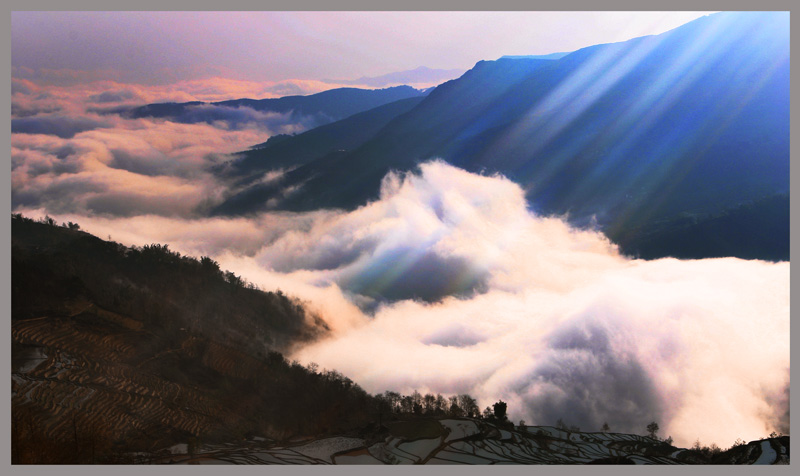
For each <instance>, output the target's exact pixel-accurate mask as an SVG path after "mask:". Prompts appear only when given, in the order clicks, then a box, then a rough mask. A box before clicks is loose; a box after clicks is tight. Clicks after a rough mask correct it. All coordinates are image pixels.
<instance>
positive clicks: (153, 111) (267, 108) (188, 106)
mask: <svg viewBox="0 0 800 476" xmlns="http://www.w3.org/2000/svg"><path fill="white" fill-rule="evenodd" d="M423 95H424V93H423V92H422V91H419V90H417V89H414V88H412V87H410V86H396V87H392V88H386V89H358V88H337V89H331V90H328V91H323V92H321V93H317V94H310V95H308V96H285V97H281V98H274V99H273V98H271V99H233V100H229V101H219V102H212V103H204V102H200V101H194V102H185V103H159V104H148V105H146V106H139V107H132V108H131V107H122V108H116V109H113V110H110V111H106V112H113V113H118V114H120V115H122V116H124V117H127V118H131V119H138V118H144V117H151V118H162V119H169V120H172V121H175V122H182V123H189V124H193V123H200V122H207V123H212V122H214V121H219V120H231V118H232V117H234V118H235V117H236V116H232V111H236V110H240V109H242V108H249V109H252V110H254V111H259V112H275V113H284V114H286V113H289V114H291V115H292V117H296V118H303V117H312V118H314V119H315V121H316V124H318V125H322V124H327V123H329V122H333V121H338V120H340V119H344V118H346V117H348V116H351V115H353V114H357V113H359V112H363V111H366V110H369V109H373V108H376V107H378V106H382V105H384V104H387V103H390V102H394V101H399V100H401V99H407V98H412V97H421V96H423Z"/></svg>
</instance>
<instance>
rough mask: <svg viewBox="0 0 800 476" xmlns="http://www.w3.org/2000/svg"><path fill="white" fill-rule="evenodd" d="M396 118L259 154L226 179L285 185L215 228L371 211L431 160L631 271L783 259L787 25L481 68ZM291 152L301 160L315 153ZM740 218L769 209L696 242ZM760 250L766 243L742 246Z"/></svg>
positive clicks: (728, 29) (756, 19)
mask: <svg viewBox="0 0 800 476" xmlns="http://www.w3.org/2000/svg"><path fill="white" fill-rule="evenodd" d="M408 104H410V103H406V105H408ZM394 111H395V112H397V115H396V116H395V117H393V118H391V120H387V119H389V115H388V114H387V115H386V116H383V119H384V121H385V125H382V127H381V128H380V129H379V130H378V131H377V132H375V133H374V134H372V135H371V137H369V138H368V139H366V140H363V142H361V143H360V144H356V143H357V142H360V141H361V140H362V139H363V137H364V135H360V136H359V137H358V139H357V140H355V139H354V140H353V141H352V142H350V143H348V146H347V147H338V146H336V145H334V144H333V142H331V144H330V145H328V146H326V147H320V148H319V149H317V150H316V151H315V152H314V153H313V154H306V155H302V156H298V157H299V160H298V161H297V162H294V163H292V161H291V157H290V154H286V155H284V156H283V158H282V159H280V160H275V157H276V155H275V152H269V148H267V149H264V151H262V152H258V151H251V152H247V153H245V154H243V156H242V158H241V159H240V160H241V162H240V163H239V164H234V165H233V167H232V168H231V170H235V171H236V173H239V174H240V175H241V176H242V178H244V177H246V176H248V174H263V173H264V172H265V171H267V170H270V169H272V168H282V169H286V168H289V169H292V170H291V171H289V172H288V173H286V174H285V175H283V177H282V179H281V180H278V181H272V182H269V183H260V184H257V185H252V186H251V187H248V188H246V189H244V190H239V189H237V193H235V194H233V195H231V196H230V197H229V198H228V199H227V200H226V201H225V202H224V203H222V204H221V205H220V206H219V207H218V208H217V209H216V210H214V211H213V212H214V213H216V214H222V215H238V214H247V213H253V212H257V211H261V210H265V209H268V208H269V206H271V207H273V208H277V209H284V210H298V211H299V210H313V209H318V208H332V207H336V208H345V209H352V208H355V207H357V206H359V205H362V204H364V203H366V202H367V201H368V200H370V199H374V198H376V197H377V196H378V191H379V187H380V183H381V179H382V178H383V177H384V176H385V175H386V173H388V172H389V171H390V170H400V171H402V170H413V169H414V168H415V166H416V165H417V164H419V163H420V162H423V161H427V160H430V159H431V158H435V157H438V158H443V159H444V160H446V161H447V162H449V163H451V164H453V165H456V166H458V167H462V168H464V169H466V170H469V171H472V172H476V173H494V172H500V173H502V174H504V175H506V176H507V177H509V178H510V179H512V180H514V181H516V182H517V183H519V184H520V185H521V186H523V188H524V189H525V190H526V197H527V198H528V201H529V203H530V206H531V207H532V209H533V210H535V211H536V212H538V213H540V214H545V215H552V214H556V215H566V216H568V217H569V220H570V221H571V222H572V223H573V224H575V225H579V226H585V225H592V224H596V225H598V226H599V227H600V228H601V229H602V230H603V231H604V232H605V233H606V234H607V235H608V236H609V237H610V238H611V239H612V240H614V241H615V242H617V243H619V244H620V245H621V246H622V249H623V251H624V252H626V253H628V254H631V255H641V256H645V255H646V256H649V257H658V256H679V257H705V256H714V255H715V254H716V253H717V252H715V251H713V250H714V249H715V243H721V242H724V241H726V240H729V239H730V240H733V241H734V243H729V246H727V248H726V249H725V251H724V252H723V251H720V252H719V253H724V255H733V256H741V257H746V258H763V259H788V251H789V250H788V192H789V122H790V121H789V116H790V115H789V14H788V13H785V12H783V13H781V12H767V13H754V12H745V13H719V14H714V15H709V16H706V17H703V18H700V19H698V20H695V21H693V22H690V23H688V24H686V25H684V26H681V27H679V28H676V29H674V30H671V31H669V32H666V33H663V34H661V35H655V36H648V37H642V38H636V39H633V40H629V41H626V42H621V43H614V44H606V45H597V46H592V47H588V48H584V49H581V50H578V51H575V52H573V53H570V54H567V55H566V56H563V57H562V58H560V59H556V60H553V59H540V58H501V59H499V60H497V61H481V62H479V63H478V64H476V65H475V67H474V68H472V69H471V70H469V71H468V72H467V73H465V74H464V75H463V76H461V77H460V78H458V79H456V80H453V81H448V82H446V83H444V84H442V85H440V86H439V87H437V88H436V89H434V90H433V91H432V92H431V93H430V94H429V95H428V96H427V97H425V98H424V99H422V100H421V101H420V102H419V104H417V105H415V106H414V107H413V108H411V109H410V110H407V111H404V110H403V108H402V107H399V106H398V108H397V109H396V110H394ZM339 126H341V129H340V130H339V131H338V132H337V134H341V135H343V136H348V137H354V135H353V133H352V132H347V131H348V129H349V128H348V126H347V124H340V125H339ZM356 127H357V126H356ZM297 137H298V139H296V142H295V143H293V144H292V146H291V147H293V148H297V149H301V148H303V147H305V148H306V149H307V150H310V146H301V145H300V142H301V141H303V140H306V139H307V138H308V140H310V141H314V140H316V139H314V137H313V136H305V137H303V138H302V139H300V137H302V136H297ZM284 147H289V146H288V145H286V146H284ZM334 147H336V150H334ZM334 152H335V153H334ZM312 155H316V157H315V158H313V159H311V156H312ZM259 157H261V159H259ZM260 160H261V163H259V161H260ZM244 182H246V180H244ZM290 187H291V189H293V190H295V189H296V191H295V192H294V193H292V194H289V195H287V194H286V193H285V191H286V190H287V189H289V188H290ZM268 204H269V206H268ZM771 205H775V207H777V208H769V207H770V206H771ZM742 206H755V207H768V208H769V210H766V211H765V213H762V214H761V217H762V219H761V221H760V222H759V223H758V224H748V223H747V221H742V220H740V221H738V222H736V225H735V226H736V229H737V230H738V233H739V234H740V235H741V234H742V233H743V234H744V235H747V236H744V237H737V236H731V237H727V236H720V235H719V234H709V233H706V232H703V230H709V229H711V228H713V227H711V228H709V225H707V223H708V222H709V221H713V220H719V218H720V217H721V216H723V215H724V216H726V217H727V218H728V221H727V222H726V223H733V222H731V220H732V219H733V218H734V217H736V216H743V215H741V213H739V212H741V207H742ZM737 210H739V212H737ZM783 211H786V213H783ZM737 213H739V215H737ZM734 221H735V220H734ZM716 223H717V224H719V223H721V222H719V221H717V222H716ZM698 227H699V228H698ZM704 227H705V228H704ZM742 227H743V228H742ZM667 236H669V237H670V239H665V237H667ZM763 236H773V237H775V236H777V238H770V239H771V240H772V243H771V244H766V245H763V246H762V244H757V245H756V246H755V247H754V246H751V245H750V244H749V243H751V242H753V241H754V240H755V241H758V240H759V239H761V238H759V237H763ZM698 240H700V241H703V240H705V241H706V243H700V246H698V243H697V241H698ZM737 240H740V241H741V243H736V241H737ZM762 241H763V240H762ZM762 248H768V249H762ZM698 250H702V251H698Z"/></svg>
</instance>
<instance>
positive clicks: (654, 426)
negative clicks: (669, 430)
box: [647, 422, 658, 438]
mask: <svg viewBox="0 0 800 476" xmlns="http://www.w3.org/2000/svg"><path fill="white" fill-rule="evenodd" d="M656 433H658V423H656V422H651V423H650V424H649V425H647V434H648V435H649V436H650V438H658V437H657V436H656Z"/></svg>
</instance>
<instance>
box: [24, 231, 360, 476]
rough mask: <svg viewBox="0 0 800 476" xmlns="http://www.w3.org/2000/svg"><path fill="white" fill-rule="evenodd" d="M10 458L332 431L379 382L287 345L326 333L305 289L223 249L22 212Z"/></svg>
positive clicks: (81, 456)
mask: <svg viewBox="0 0 800 476" xmlns="http://www.w3.org/2000/svg"><path fill="white" fill-rule="evenodd" d="M12 247H13V250H12V256H13V258H12V260H13V263H12V288H13V289H12V321H11V335H12V373H11V379H12V460H13V462H15V463H39V464H42V463H87V462H125V461H126V458H127V457H126V456H124V455H126V454H130V453H131V452H132V451H151V450H153V449H155V448H160V447H163V446H169V445H171V444H175V442H177V441H184V440H186V439H187V438H204V439H205V440H206V441H223V440H230V439H234V440H235V439H237V438H242V437H243V436H244V435H246V434H249V433H252V432H258V433H260V434H265V435H270V436H271V437H275V438H283V437H284V436H286V435H289V434H294V433H296V432H298V431H300V432H305V433H307V434H325V433H326V432H331V431H334V430H342V429H347V428H349V427H351V426H358V425H361V424H363V423H364V421H365V420H364V419H365V418H366V411H365V410H364V408H366V407H367V406H368V405H366V403H365V402H367V401H368V400H369V395H368V394H366V392H364V391H363V390H361V389H360V388H359V387H358V386H357V385H355V384H354V383H353V382H352V381H350V380H349V379H347V378H345V377H344V376H342V375H341V374H338V373H336V372H333V371H329V372H322V373H313V372H309V371H308V370H307V369H306V368H304V367H302V366H300V365H299V364H296V363H294V364H292V363H289V362H287V361H286V360H285V359H284V357H283V356H282V354H281V352H286V351H288V350H289V349H290V348H291V346H292V345H295V344H298V343H302V342H308V341H311V340H313V339H315V338H318V337H319V336H322V335H325V333H326V332H327V327H326V326H325V324H324V323H323V322H322V321H320V320H319V319H318V318H316V317H315V316H313V315H310V314H308V313H307V312H306V311H305V310H304V308H303V305H302V303H300V302H298V301H296V300H294V299H292V298H290V297H287V296H285V295H282V294H280V293H270V292H263V291H260V290H258V289H256V288H255V287H254V286H252V285H249V284H248V283H245V282H243V280H241V278H239V277H237V276H235V275H234V274H233V273H230V272H223V271H222V270H220V269H219V267H218V266H217V265H216V263H214V262H213V261H212V260H210V259H208V258H203V259H201V260H196V259H194V258H189V257H182V256H180V255H179V254H178V253H173V252H171V251H169V250H168V248H167V246H166V245H165V246H161V245H151V246H145V247H143V248H127V247H124V246H122V245H119V244H117V243H114V242H107V241H103V240H101V239H99V238H96V237H94V236H92V235H89V234H87V233H84V232H82V231H80V230H79V229H78V226H77V225H75V224H69V225H67V226H65V227H60V226H56V224H55V223H53V222H49V223H48V222H47V220H45V223H38V222H34V221H33V220H30V219H27V218H24V217H21V216H15V217H14V218H13V219H12Z"/></svg>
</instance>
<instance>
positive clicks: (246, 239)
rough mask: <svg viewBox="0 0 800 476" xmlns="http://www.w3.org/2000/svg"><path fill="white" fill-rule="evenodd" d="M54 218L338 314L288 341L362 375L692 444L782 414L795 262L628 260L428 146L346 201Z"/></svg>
mask: <svg viewBox="0 0 800 476" xmlns="http://www.w3.org/2000/svg"><path fill="white" fill-rule="evenodd" d="M45 211H46V210H39V211H38V213H43V212H45ZM30 212H31V214H32V215H36V213H37V212H34V211H32V210H31V211H30ZM57 218H58V219H59V220H72V221H78V222H79V223H80V224H81V225H82V226H83V228H84V229H88V230H89V231H91V232H94V233H95V234H98V235H99V236H102V237H105V236H106V235H107V234H110V235H113V238H114V239H115V240H117V241H121V242H124V243H132V244H139V245H141V244H145V243H149V242H154V241H155V242H162V243H169V244H170V247H171V248H173V249H177V250H179V251H181V252H184V253H189V254H194V255H200V254H203V255H211V256H213V257H215V258H216V259H218V260H219V261H220V263H221V265H222V266H223V267H224V268H227V269H231V270H234V271H235V272H236V273H238V274H241V275H243V276H244V277H246V278H247V279H248V280H250V281H253V282H255V283H257V284H259V285H261V286H262V287H264V288H265V289H275V288H280V289H282V290H283V291H285V292H288V293H292V294H295V295H297V296H299V297H301V298H302V299H305V300H307V301H308V302H309V305H310V306H311V307H312V308H313V309H314V310H316V311H317V312H319V313H320V314H321V315H322V316H323V317H324V318H325V319H326V320H328V321H329V322H330V323H331V325H332V328H333V329H334V331H335V332H334V335H333V336H332V337H331V338H329V339H327V340H324V341H321V342H318V343H316V344H313V345H310V346H308V347H305V348H303V349H300V350H299V351H298V352H297V353H296V355H294V356H292V357H294V358H297V359H299V360H300V361H301V362H304V363H309V362H312V361H313V362H316V363H318V364H320V365H321V366H322V367H326V368H331V369H337V370H339V371H341V372H343V373H344V374H346V375H348V376H349V377H350V378H352V379H353V380H355V381H356V382H358V383H359V384H361V385H362V386H363V387H364V388H366V389H367V390H368V391H371V392H383V391H384V390H387V389H393V390H398V391H402V392H411V391H412V390H414V389H417V390H419V391H421V392H423V393H424V392H427V391H431V392H441V393H444V394H453V393H457V392H458V393H461V392H467V393H470V394H472V395H473V396H474V397H476V398H477V399H478V402H479V404H480V405H481V408H483V407H485V406H487V405H490V404H492V403H494V402H495V401H497V400H498V399H503V400H504V401H506V402H508V403H509V413H510V415H511V417H512V418H514V419H515V420H516V419H525V420H526V421H527V422H528V424H544V425H546V424H554V423H555V422H556V420H557V419H559V418H562V419H563V420H564V421H565V422H567V423H568V424H572V425H578V426H580V427H581V428H582V429H584V430H587V431H592V430H599V429H600V426H601V425H602V423H603V422H605V421H607V422H608V423H609V425H610V426H611V428H612V430H614V431H621V432H632V433H638V434H643V433H644V432H645V426H646V425H647V424H648V423H649V422H651V421H653V420H655V421H657V422H658V423H659V425H660V427H661V432H660V433H661V435H662V436H667V435H671V436H673V437H674V438H675V441H676V443H677V444H679V445H684V446H690V445H692V444H693V443H694V441H695V440H696V439H698V438H699V439H700V440H701V442H703V443H706V444H708V443H711V442H716V443H717V444H719V445H720V446H723V447H725V446H729V445H730V444H731V443H733V441H734V440H735V439H736V438H743V439H746V440H749V439H755V438H759V437H763V436H766V435H767V434H768V433H770V432H771V431H773V430H777V431H783V432H788V385H789V342H790V339H789V275H790V273H789V263H767V262H761V261H745V260H740V259H734V258H725V259H708V260H695V261H679V260H675V259H661V260H656V261H642V260H631V259H629V258H626V257H624V256H620V255H619V254H618V253H617V251H616V248H615V247H614V246H613V245H612V244H611V243H609V242H608V240H607V239H606V238H605V237H604V236H603V235H602V234H600V233H596V232H593V231H584V230H576V229H573V228H570V227H569V226H568V225H567V224H566V223H565V222H564V221H562V220H560V219H558V218H542V217H537V216H535V215H533V214H532V213H531V212H529V211H528V210H527V208H526V204H525V200H524V196H523V192H522V190H521V189H520V188H519V187H518V186H517V185H516V184H514V183H512V182H511V181H509V180H507V179H505V178H502V177H487V176H478V175H474V174H469V173H467V172H464V171H462V170H459V169H456V168H454V167H451V166H449V165H447V164H445V163H441V162H431V163H427V164H424V165H422V166H421V168H420V171H419V172H418V173H416V174H407V175H390V176H388V177H387V178H386V179H385V180H384V184H383V188H382V192H381V197H380V199H379V200H377V201H375V202H373V203H371V204H368V205H366V206H364V207H362V208H359V209H357V210H355V211H352V212H333V211H324V212H315V213H309V214H300V215H297V214H274V213H273V214H264V215H261V216H259V217H256V218H252V219H244V218H242V219H221V218H213V219H210V218H209V219H188V218H167V217H163V216H162V217H158V216H136V217H130V218H108V217H106V218H102V217H97V216H81V214H80V213H78V214H61V215H58V216H57Z"/></svg>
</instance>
